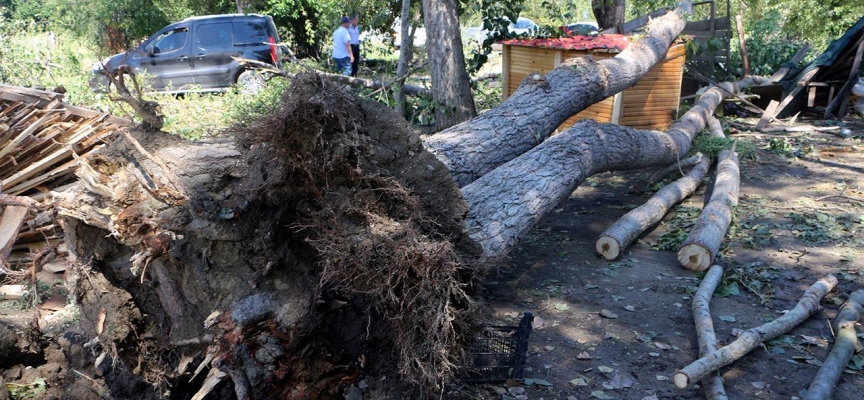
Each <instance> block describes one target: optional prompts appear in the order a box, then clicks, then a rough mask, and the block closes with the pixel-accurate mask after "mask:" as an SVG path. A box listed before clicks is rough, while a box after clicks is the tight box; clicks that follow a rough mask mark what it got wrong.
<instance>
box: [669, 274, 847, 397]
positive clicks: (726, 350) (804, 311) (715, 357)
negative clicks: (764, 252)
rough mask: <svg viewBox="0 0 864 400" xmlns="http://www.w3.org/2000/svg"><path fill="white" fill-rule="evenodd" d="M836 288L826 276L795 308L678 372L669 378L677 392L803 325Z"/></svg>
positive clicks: (835, 283)
mask: <svg viewBox="0 0 864 400" xmlns="http://www.w3.org/2000/svg"><path fill="white" fill-rule="evenodd" d="M834 286H837V278H835V277H834V275H827V276H825V277H824V278H822V279H819V280H818V281H817V282H816V283H814V284H813V286H810V288H809V289H807V291H806V292H804V295H803V296H802V297H801V300H799V301H798V304H796V305H795V308H793V309H792V310H791V311H789V312H787V313H786V314H784V315H783V316H781V317H780V318H777V319H775V320H773V321H771V322H768V323H766V324H763V325H760V326H757V327H755V328H751V329H748V330H746V331H744V332H742V333H741V334H740V335H738V339H735V341H734V342H732V343H730V344H728V345H726V346H724V347H722V348H720V349H717V350H715V351H712V352H711V353H709V354H706V355H705V356H703V357H701V358H699V359H698V360H696V361H694V362H692V363H690V365H687V366H686V367H684V368H681V370H679V371H678V372H676V373H675V376H674V377H673V378H672V380H673V382H675V386H677V387H678V388H679V389H685V388H687V387H689V386H690V385H691V384H692V383H693V382H696V381H698V380H700V379H702V377H704V376H705V375H708V374H710V373H712V372H714V371H717V370H718V369H720V368H723V367H724V366H726V365H729V364H730V363H732V362H734V361H735V360H738V359H739V358H741V357H743V356H744V355H746V354H747V353H749V352H750V351H752V350H753V349H755V348H757V347H759V345H760V344H762V343H764V342H767V341H769V340H771V339H774V338H776V337H778V336H780V335H782V334H784V333H786V332H788V331H789V330H791V329H792V328H794V327H796V326H798V325H799V324H801V323H802V322H804V321H805V320H806V319H807V318H809V317H810V316H811V315H813V314H814V313H815V312H816V311H818V310H819V309H820V306H819V301H820V300H821V299H822V298H823V297H825V295H826V294H828V292H830V291H831V290H832V289H834Z"/></svg>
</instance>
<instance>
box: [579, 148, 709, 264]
mask: <svg viewBox="0 0 864 400" xmlns="http://www.w3.org/2000/svg"><path fill="white" fill-rule="evenodd" d="M696 155H697V156H699V159H700V162H699V163H698V164H696V166H695V167H693V169H692V170H690V173H688V174H687V175H686V176H684V177H683V178H681V179H678V180H677V181H675V182H672V183H670V184H669V185H667V186H666V187H664V188H663V189H660V190H659V191H657V193H655V194H654V196H652V197H651V198H650V199H648V201H647V202H645V204H643V205H641V206H639V207H637V208H635V209H633V210H630V212H628V213H627V214H625V215H624V216H623V217H621V219H619V220H618V221H617V222H615V223H614V224H612V226H610V227H609V228H608V229H606V231H605V232H603V234H601V235H600V238H599V239H597V242H596V243H595V245H594V248H595V250H597V253H598V254H600V255H601V256H602V257H603V258H605V259H607V260H614V259H616V258H618V256H619V255H621V251H622V250H623V249H624V248H626V247H627V246H629V245H630V243H633V241H634V240H635V239H636V237H638V236H639V235H640V234H642V232H645V230H646V229H648V228H650V227H652V226H654V224H656V223H657V222H659V221H660V220H661V219H662V218H663V216H665V215H666V213H667V212H669V209H671V208H672V206H674V205H675V204H677V203H678V202H680V201H681V200H682V199H684V198H686V197H688V196H690V195H691V194H693V192H694V191H695V190H696V188H697V187H699V184H701V183H702V179H703V178H705V174H707V173H708V168H709V167H710V166H711V159H710V158H708V157H702V153H697V154H696Z"/></svg>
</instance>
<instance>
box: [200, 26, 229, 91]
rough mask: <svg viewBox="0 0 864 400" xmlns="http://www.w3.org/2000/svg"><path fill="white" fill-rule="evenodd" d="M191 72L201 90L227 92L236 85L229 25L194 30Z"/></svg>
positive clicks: (201, 27)
mask: <svg viewBox="0 0 864 400" xmlns="http://www.w3.org/2000/svg"><path fill="white" fill-rule="evenodd" d="M192 49H193V51H192V68H193V70H194V71H195V83H196V84H198V85H199V86H201V88H202V89H208V88H224V87H228V86H231V85H232V84H233V83H234V76H233V72H234V69H233V68H234V67H235V65H236V61H234V60H233V59H232V58H231V56H233V55H235V54H234V37H233V29H232V27H231V22H230V21H222V22H205V23H200V24H197V25H195V26H194V33H193V40H192Z"/></svg>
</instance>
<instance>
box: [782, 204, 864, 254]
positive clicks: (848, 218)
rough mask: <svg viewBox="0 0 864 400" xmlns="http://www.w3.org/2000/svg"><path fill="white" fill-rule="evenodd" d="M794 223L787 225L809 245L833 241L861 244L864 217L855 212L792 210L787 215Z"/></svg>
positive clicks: (847, 244)
mask: <svg viewBox="0 0 864 400" xmlns="http://www.w3.org/2000/svg"><path fill="white" fill-rule="evenodd" d="M786 218H789V219H791V220H792V223H790V224H787V225H786V226H785V227H786V228H787V229H789V230H791V231H792V234H793V235H794V236H796V237H797V238H798V239H800V240H801V241H802V242H804V243H805V244H807V245H808V246H815V245H819V244H825V243H833V244H835V245H840V246H844V245H845V246H861V245H862V244H864V243H862V240H861V230H862V229H861V228H862V225H864V217H862V216H859V215H853V214H829V213H825V212H820V211H804V212H801V213H797V212H792V213H789V214H787V215H786Z"/></svg>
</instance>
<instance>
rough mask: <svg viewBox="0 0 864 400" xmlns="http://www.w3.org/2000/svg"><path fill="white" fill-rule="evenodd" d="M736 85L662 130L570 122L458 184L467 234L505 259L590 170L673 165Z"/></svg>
mask: <svg viewBox="0 0 864 400" xmlns="http://www.w3.org/2000/svg"><path fill="white" fill-rule="evenodd" d="M751 82H752V81H750V80H748V81H742V82H739V84H740V83H751ZM734 85H735V84H733V83H723V84H720V87H718V86H715V87H712V88H711V89H708V90H707V91H705V93H703V94H702V97H700V98H699V101H698V102H697V103H696V105H695V106H693V108H691V109H690V110H689V111H687V112H686V113H685V114H684V115H683V116H682V117H681V119H679V120H678V121H676V122H675V123H674V124H673V125H672V126H671V127H670V129H669V131H668V132H666V133H663V132H656V131H639V130H635V129H630V128H625V127H620V126H617V125H612V124H602V125H601V124H597V123H596V122H594V121H593V120H583V121H580V122H578V123H576V124H574V125H573V126H571V127H570V128H569V129H567V130H565V131H564V132H562V133H560V134H559V135H556V136H553V137H552V138H550V139H549V140H547V141H545V142H543V143H542V144H540V146H538V147H536V148H534V149H532V150H531V151H529V152H528V153H525V154H523V155H522V156H520V157H518V158H516V159H515V160H513V161H511V162H509V163H507V164H506V165H503V166H501V167H499V168H497V169H495V170H494V171H493V172H491V173H489V174H486V175H484V176H483V177H482V178H480V179H478V180H476V181H474V182H472V183H471V184H469V185H468V186H465V187H463V188H462V196H463V197H464V198H465V201H466V202H467V203H468V216H467V217H466V226H468V229H469V234H470V235H471V237H472V238H473V239H474V240H475V241H476V242H477V243H478V244H480V245H481V247H483V249H484V252H485V255H486V256H489V257H498V256H502V255H504V254H506V253H507V252H508V251H509V249H510V247H511V246H513V245H514V244H515V243H516V241H518V240H519V238H520V237H522V235H524V234H525V232H527V231H528V230H530V229H531V228H532V227H533V226H534V225H535V224H536V223H537V221H539V220H540V218H541V217H542V216H543V215H545V214H546V213H547V212H549V210H551V209H552V208H553V207H555V206H557V205H558V203H559V202H560V201H561V200H563V199H565V198H567V197H568V196H570V193H572V192H573V190H574V189H576V187H577V186H579V184H581V183H582V182H583V181H584V180H585V179H586V178H587V177H588V176H590V174H592V173H597V172H601V171H610V170H616V169H618V170H627V169H637V168H645V167H651V166H658V165H668V164H671V163H673V162H677V161H678V159H679V158H680V155H682V154H686V153H687V152H688V151H690V145H691V141H692V139H693V138H694V137H695V136H696V134H698V133H699V132H700V131H702V130H703V129H705V125H706V121H707V120H708V119H709V118H710V117H711V115H712V114H713V113H714V109H715V108H717V105H719V104H720V102H721V101H722V100H723V99H724V98H725V97H726V95H727V93H728V92H727V91H726V90H724V89H721V87H724V88H726V89H727V90H731V88H732V87H733V86H734ZM490 112H491V111H490ZM486 114H488V112H487V113H484V114H483V115H486ZM483 115H481V116H480V117H478V118H477V119H480V118H483ZM490 140H491V138H490ZM525 171H532V173H531V174H526V173H525Z"/></svg>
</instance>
